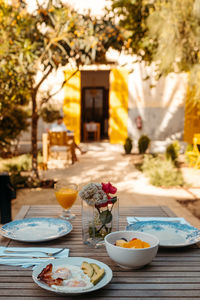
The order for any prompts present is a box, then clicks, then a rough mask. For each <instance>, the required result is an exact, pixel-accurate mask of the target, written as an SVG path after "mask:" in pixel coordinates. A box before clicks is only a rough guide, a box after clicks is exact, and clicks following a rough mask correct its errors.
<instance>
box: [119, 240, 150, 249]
mask: <svg viewBox="0 0 200 300" xmlns="http://www.w3.org/2000/svg"><path fill="white" fill-rule="evenodd" d="M115 246H118V247H123V248H132V249H133V248H134V249H143V248H149V247H150V245H149V243H146V242H144V241H142V240H140V239H137V238H133V239H131V240H130V241H127V239H125V238H121V240H117V241H116V242H115Z"/></svg>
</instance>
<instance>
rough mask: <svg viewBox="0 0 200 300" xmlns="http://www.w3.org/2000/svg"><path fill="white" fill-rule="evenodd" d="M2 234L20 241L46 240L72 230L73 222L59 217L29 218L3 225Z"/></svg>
mask: <svg viewBox="0 0 200 300" xmlns="http://www.w3.org/2000/svg"><path fill="white" fill-rule="evenodd" d="M1 229H2V230H1V231H0V232H1V234H2V235H3V236H5V237H7V238H10V239H12V240H16V241H20V242H44V241H50V240H54V239H57V238H59V237H62V236H64V235H66V234H68V233H70V232H71V231H72V224H71V223H70V222H68V221H65V220H62V219H57V218H29V219H23V220H16V221H12V222H10V223H7V224H5V225H3V226H2V228H1Z"/></svg>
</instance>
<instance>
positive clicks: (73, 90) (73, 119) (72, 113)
mask: <svg viewBox="0 0 200 300" xmlns="http://www.w3.org/2000/svg"><path fill="white" fill-rule="evenodd" d="M74 72H75V70H66V71H65V79H68V78H70V77H71V76H72V75H73V73H74ZM64 90H65V91H64V93H65V98H64V103H63V112H64V123H65V125H66V126H67V128H68V129H70V130H73V131H74V133H75V141H76V143H78V144H79V143H80V122H81V79H80V71H78V72H76V73H75V75H74V76H72V77H71V78H70V79H69V80H68V81H67V82H66V84H65V87H64Z"/></svg>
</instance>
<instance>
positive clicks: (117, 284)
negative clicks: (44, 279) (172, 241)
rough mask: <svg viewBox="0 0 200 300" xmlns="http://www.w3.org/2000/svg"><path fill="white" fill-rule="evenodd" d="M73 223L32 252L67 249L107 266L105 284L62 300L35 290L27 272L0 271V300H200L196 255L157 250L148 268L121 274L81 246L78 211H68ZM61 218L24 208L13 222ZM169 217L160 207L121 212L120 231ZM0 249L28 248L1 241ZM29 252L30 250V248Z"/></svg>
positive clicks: (100, 253)
mask: <svg viewBox="0 0 200 300" xmlns="http://www.w3.org/2000/svg"><path fill="white" fill-rule="evenodd" d="M73 212H74V213H75V214H76V219H75V220H74V221H73V222H72V224H73V231H72V232H71V233H70V234H69V235H67V236H65V237H62V238H60V239H57V240H54V241H50V242H48V243H40V244H35V245H34V246H37V245H38V246H41V244H42V246H49V247H68V248H69V249H70V256H81V257H90V258H94V259H97V260H100V261H102V262H104V263H106V264H107V265H109V266H110V267H111V268H112V270H113V275H114V276H113V279H112V281H111V283H110V284H108V285H107V286H106V287H104V288H103V289H101V290H98V291H96V292H93V293H88V294H85V295H83V296H73V297H63V296H58V295H57V294H55V293H51V292H48V291H45V290H43V289H41V288H39V287H38V286H37V285H36V284H35V283H34V282H33V280H32V277H31V274H32V271H31V270H30V269H23V268H20V267H11V266H3V265H0V299H7V300H9V299H15V300H41V299H43V300H44V299H45V300H47V299H85V300H86V299H90V300H93V299H101V300H105V299H117V300H128V299H129V300H130V299H144V300H145V299H151V300H154V299H155V300H161V299H163V300H169V299H184V300H189V299H200V249H199V248H198V247H190V248H182V249H175V250H172V249H161V250H159V252H158V255H157V256H156V258H155V259H154V260H153V262H152V263H151V264H150V265H148V266H146V267H144V268H143V269H140V270H133V271H130V270H128V271H127V270H124V269H121V268H120V267H118V266H117V265H115V263H114V262H112V261H111V260H110V258H109V257H108V256H107V253H106V250H105V249H92V248H88V247H87V246H85V245H83V243H82V236H81V234H82V233H81V215H80V214H81V210H80V207H79V206H75V207H74V208H73ZM59 213H61V208H60V207H59V206H53V205H52V206H51V205H48V206H24V207H22V209H21V211H20V212H19V214H18V216H17V218H20V219H21V218H28V217H36V216H37V217H56V216H57V215H58V214H59ZM128 215H129V216H131V215H134V216H159V217H168V216H174V213H173V212H172V211H171V210H169V209H168V208H167V207H165V206H156V207H155V206H149V207H138V206H137V207H126V208H125V207H121V208H120V229H124V228H125V226H126V218H125V217H126V216H128ZM1 245H7V246H8V247H9V246H23V247H26V246H29V245H30V244H23V243H19V242H15V241H10V240H8V239H6V238H1ZM31 245H32V246H33V244H31Z"/></svg>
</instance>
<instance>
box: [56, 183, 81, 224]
mask: <svg viewBox="0 0 200 300" xmlns="http://www.w3.org/2000/svg"><path fill="white" fill-rule="evenodd" d="M55 195H56V199H57V201H58V203H59V204H60V205H61V206H62V208H63V212H62V215H61V216H60V217H61V218H62V219H65V220H71V219H74V218H75V215H74V214H71V212H70V208H71V207H72V205H73V204H74V202H75V201H76V198H77V195H78V186H77V184H75V183H65V182H63V181H60V182H57V183H56V186H55Z"/></svg>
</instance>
